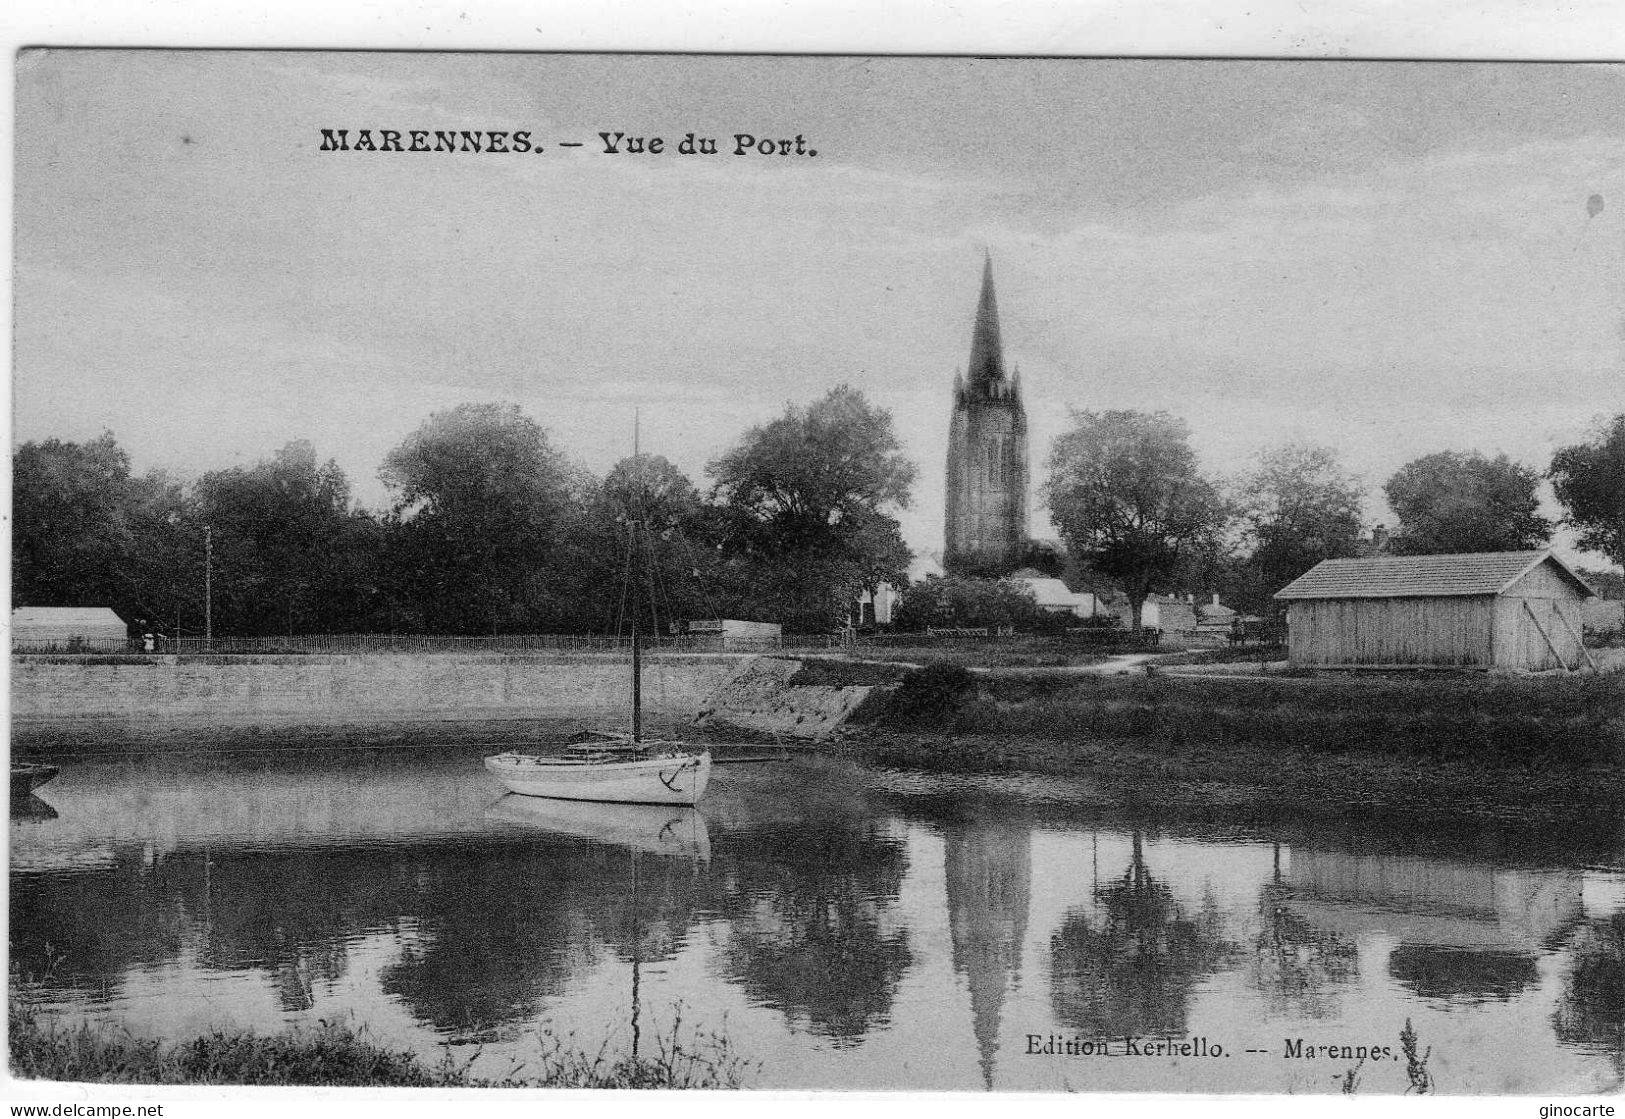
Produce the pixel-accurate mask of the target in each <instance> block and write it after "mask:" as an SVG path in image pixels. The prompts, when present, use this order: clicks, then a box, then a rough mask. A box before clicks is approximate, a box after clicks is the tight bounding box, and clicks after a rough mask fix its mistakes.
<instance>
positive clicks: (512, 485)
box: [379, 404, 579, 633]
mask: <svg viewBox="0 0 1625 1119" xmlns="http://www.w3.org/2000/svg"><path fill="white" fill-rule="evenodd" d="M379 478H380V479H381V480H382V481H383V482H384V484H385V485H386V486H388V487H389V488H390V489H391V490H393V491H394V493H395V504H394V509H393V516H394V518H395V521H394V527H395V538H394V544H393V546H394V547H396V548H398V549H399V554H398V556H397V559H398V561H399V562H400V571H399V573H398V575H397V578H398V579H400V580H401V585H400V586H399V588H398V593H400V594H401V595H403V596H404V598H405V599H406V602H405V603H404V605H405V607H406V613H408V614H409V615H417V616H420V617H421V618H422V621H423V624H425V625H426V626H428V627H429V628H431V629H435V630H440V631H446V632H460V633H471V632H490V631H494V630H496V629H497V628H499V627H502V626H504V625H506V626H509V627H515V626H518V627H525V626H531V625H535V624H537V623H538V622H539V621H543V620H547V615H548V613H549V608H550V607H551V606H555V605H556V603H555V602H554V601H553V600H552V598H551V592H550V588H551V585H552V582H551V580H550V579H549V578H548V575H549V557H550V555H551V554H552V551H553V549H554V547H555V545H556V544H557V543H558V541H559V539H560V537H561V535H562V532H563V530H564V528H565V526H566V525H567V523H568V520H569V514H570V511H571V505H572V502H573V501H574V500H575V498H576V497H577V494H576V493H574V492H572V491H573V490H576V489H577V488H578V484H579V483H578V479H577V477H576V476H575V475H574V474H573V473H572V471H571V470H570V469H569V467H568V466H567V464H566V463H565V461H564V459H563V456H561V455H560V454H559V453H558V452H557V451H555V450H554V449H553V447H552V446H551V444H550V443H549V442H548V439H547V434H546V432H544V431H543V430H542V428H541V427H540V426H539V425H537V423H536V422H535V421H534V420H532V419H530V418H529V417H528V416H525V415H524V414H522V413H521V412H520V411H519V408H518V406H517V405H511V404H510V405H503V404H461V405H458V406H457V407H456V408H453V409H452V410H451V411H449V412H437V413H435V414H434V415H432V416H430V417H429V419H428V420H426V421H425V422H424V423H423V425H422V426H421V427H419V428H418V429H417V431H415V432H413V433H412V434H411V435H409V436H407V437H406V439H405V440H404V441H403V442H402V443H401V444H400V446H398V447H396V448H395V449H394V450H392V451H390V452H389V455H388V456H387V457H386V458H385V459H384V464H383V468H382V469H381V470H380V471H379Z"/></svg>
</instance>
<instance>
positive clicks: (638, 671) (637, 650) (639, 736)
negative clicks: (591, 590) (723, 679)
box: [630, 408, 643, 746]
mask: <svg viewBox="0 0 1625 1119" xmlns="http://www.w3.org/2000/svg"><path fill="white" fill-rule="evenodd" d="M632 462H633V464H634V468H635V469H636V471H637V489H636V490H634V491H633V497H632V524H631V526H630V527H631V530H632V745H634V746H637V745H638V744H640V743H641V742H642V741H643V647H642V645H641V643H640V642H639V641H638V591H639V590H640V589H641V583H642V579H641V578H640V577H639V576H640V575H641V574H642V572H641V571H640V569H639V564H640V563H641V562H642V559H643V557H642V555H641V554H640V553H639V551H638V547H639V540H638V528H639V527H640V525H639V522H640V521H641V520H642V519H643V492H642V490H643V463H642V461H641V460H640V459H639V458H638V412H637V409H635V408H634V409H633V410H632Z"/></svg>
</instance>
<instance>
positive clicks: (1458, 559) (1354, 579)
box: [1275, 552, 1596, 600]
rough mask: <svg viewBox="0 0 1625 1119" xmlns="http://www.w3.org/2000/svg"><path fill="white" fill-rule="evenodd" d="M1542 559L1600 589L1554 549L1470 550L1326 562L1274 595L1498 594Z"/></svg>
mask: <svg viewBox="0 0 1625 1119" xmlns="http://www.w3.org/2000/svg"><path fill="white" fill-rule="evenodd" d="M1542 563H1551V564H1552V565H1553V566H1554V567H1556V568H1557V570H1558V571H1559V572H1560V573H1561V574H1562V575H1563V576H1565V577H1566V578H1567V579H1568V580H1569V581H1570V582H1571V583H1573V584H1574V586H1575V587H1576V588H1577V589H1578V590H1579V591H1580V593H1581V594H1584V595H1591V594H1594V593H1596V592H1594V591H1593V590H1592V589H1591V588H1590V587H1589V586H1588V585H1587V584H1586V582H1585V580H1584V579H1581V578H1580V577H1579V576H1578V575H1576V574H1575V573H1574V572H1573V571H1572V570H1571V569H1570V568H1569V566H1568V565H1567V564H1565V563H1564V562H1563V561H1562V560H1560V559H1558V558H1557V557H1556V556H1554V555H1552V553H1550V552H1468V553H1465V554H1462V555H1445V556H1371V557H1368V558H1365V559H1334V560H1322V561H1321V562H1320V563H1317V564H1316V565H1315V566H1314V567H1312V568H1310V569H1309V570H1308V571H1307V572H1306V573H1304V574H1303V575H1301V576H1299V577H1298V578H1297V579H1295V580H1293V581H1292V582H1291V583H1288V584H1287V585H1286V586H1285V587H1283V588H1282V589H1281V590H1279V591H1277V592H1275V597H1276V598H1278V599H1286V600H1293V599H1303V598H1436V597H1441V596H1474V595H1495V594H1500V593H1501V592H1502V591H1505V590H1506V589H1507V588H1508V587H1510V586H1512V584H1514V583H1516V582H1517V581H1518V580H1519V579H1522V578H1523V577H1524V576H1525V575H1527V574H1528V573H1529V572H1531V571H1533V570H1534V569H1535V568H1536V567H1538V566H1540V565H1541V564H1542Z"/></svg>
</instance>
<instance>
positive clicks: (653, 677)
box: [11, 654, 748, 727]
mask: <svg viewBox="0 0 1625 1119" xmlns="http://www.w3.org/2000/svg"><path fill="white" fill-rule="evenodd" d="M745 659H748V658H744V657H740V656H729V655H686V656H676V657H670V656H666V657H661V658H660V659H659V661H658V662H654V663H645V665H644V671H643V701H644V709H645V711H647V712H648V713H649V714H650V715H651V716H654V717H657V718H666V719H678V718H685V719H691V718H693V717H694V716H695V715H696V714H697V713H698V712H699V711H700V710H702V709H703V707H704V706H705V703H706V700H707V698H708V697H709V696H710V695H711V694H712V693H714V692H715V691H716V689H717V688H718V687H719V686H721V685H722V684H723V683H724V682H726V681H727V680H728V679H730V678H731V677H732V675H733V674H734V673H735V672H736V671H737V669H738V667H739V664H740V662H741V661H742V660H745ZM630 689H631V679H630V664H629V662H628V659H627V658H626V657H625V656H616V655H613V654H599V655H594V654H568V655H561V654H547V655H525V654H507V655H497V654H441V655H435V654H421V655H420V654H380V655H356V656H339V655H311V656H186V655H182V656H151V657H119V656H112V657H98V656H49V655H42V656H27V655H14V656H13V657H12V658H11V717H12V722H13V724H14V725H15V726H17V727H26V726H28V725H30V724H41V723H58V722H62V721H74V722H84V721H91V722H96V723H103V724H106V723H127V724H129V725H131V726H141V725H148V726H150V725H152V724H154V723H165V722H172V721H185V722H192V723H196V722H214V723H219V724H221V725H240V724H243V723H260V722H264V723H267V724H280V725H297V724H300V723H310V724H323V723H332V722H347V721H348V722H371V721H390V720H402V721H404V720H424V719H458V718H484V719H493V718H549V717H577V716H591V715H602V714H611V713H624V712H625V710H626V708H627V706H628V704H629V702H630Z"/></svg>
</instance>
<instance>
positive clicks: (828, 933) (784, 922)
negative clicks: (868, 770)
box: [711, 818, 913, 1044]
mask: <svg viewBox="0 0 1625 1119" xmlns="http://www.w3.org/2000/svg"><path fill="white" fill-rule="evenodd" d="M906 866H907V858H906V855H905V854H904V851H903V848H902V845H901V844H900V843H898V842H896V841H895V840H892V839H891V838H889V837H887V836H885V835H882V834H880V831H879V828H878V827H877V825H876V823H875V821H874V820H873V819H872V818H861V819H846V820H836V821H833V822H831V823H829V824H827V825H826V826H823V827H817V826H813V827H808V828H794V827H787V828H781V829H778V830H775V831H771V832H766V833H763V832H757V833H754V834H751V835H750V836H749V847H748V849H747V850H738V849H735V850H732V851H726V850H725V851H724V852H723V853H722V855H721V857H720V858H717V859H714V860H713V864H712V868H711V869H712V876H713V878H714V879H715V880H716V881H717V889H718V891H719V893H720V897H719V899H718V903H717V904H718V908H719V909H720V910H721V912H722V913H723V915H724V916H725V917H726V918H727V920H728V939H727V943H726V945H725V947H724V950H723V968H724V969H725V972H726V974H727V976H728V978H729V979H730V980H732V981H734V982H737V983H739V984H741V985H742V986H743V987H744V988H745V990H746V992H747V993H748V994H749V996H750V997H751V998H752V999H753V1000H755V1001H758V1002H761V1003H765V1004H766V1005H768V1006H772V1007H775V1008H777V1009H779V1010H782V1011H783V1012H784V1013H785V1014H787V1015H788V1016H790V1017H791V1018H802V1019H805V1020H806V1021H807V1022H808V1023H809V1024H810V1025H811V1028H812V1029H814V1030H815V1031H817V1032H818V1033H821V1034H824V1035H825V1036H827V1037H829V1038H831V1039H833V1040H834V1041H835V1042H836V1043H837V1044H856V1043H857V1042H858V1041H859V1040H861V1039H862V1037H863V1035H864V1034H865V1033H866V1032H868V1030H869V1028H870V1027H871V1026H873V1025H874V1024H876V1023H880V1022H884V1021H886V1020H887V1018H888V1017H889V1015H890V1013H891V1005H892V999H893V998H894V997H895V996H896V993H897V984H898V982H899V981H900V980H901V978H902V975H903V972H904V970H905V969H906V968H907V967H908V965H909V964H910V963H911V962H912V960H913V955H912V953H911V952H910V951H909V947H908V934H907V932H906V931H904V930H902V929H895V930H894V929H892V928H890V927H889V922H888V920H887V916H888V913H887V911H888V909H889V903H890V902H891V901H892V900H893V899H895V898H896V896H897V892H898V889H899V887H900V886H901V884H902V879H903V872H904V870H905V869H906Z"/></svg>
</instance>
